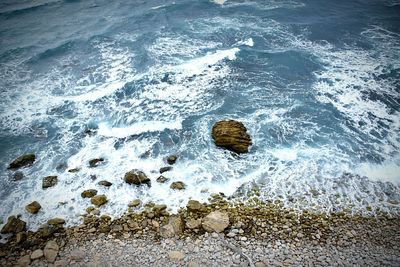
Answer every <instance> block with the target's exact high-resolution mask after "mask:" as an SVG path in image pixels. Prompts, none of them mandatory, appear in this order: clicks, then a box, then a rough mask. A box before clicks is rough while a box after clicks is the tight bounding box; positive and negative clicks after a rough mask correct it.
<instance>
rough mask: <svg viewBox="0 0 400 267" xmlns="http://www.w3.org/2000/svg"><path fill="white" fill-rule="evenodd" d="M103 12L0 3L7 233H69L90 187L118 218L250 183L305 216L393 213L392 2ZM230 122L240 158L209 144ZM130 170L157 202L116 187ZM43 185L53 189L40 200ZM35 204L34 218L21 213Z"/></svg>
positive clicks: (142, 192)
mask: <svg viewBox="0 0 400 267" xmlns="http://www.w3.org/2000/svg"><path fill="white" fill-rule="evenodd" d="M109 2H110V1H35V2H32V1H2V2H1V3H0V127H1V132H0V136H1V139H0V152H1V153H0V168H1V170H3V171H2V172H1V173H0V184H1V186H0V200H1V202H2V205H1V208H0V218H2V219H3V221H5V219H6V218H7V216H9V215H10V214H22V217H23V218H24V219H25V220H27V221H29V226H30V227H31V228H32V229H34V228H36V227H37V226H38V225H40V224H41V223H43V222H44V221H45V220H47V219H49V218H52V217H55V216H58V217H64V218H67V219H68V223H76V222H78V221H79V220H80V217H79V215H80V214H83V213H84V209H85V208H86V207H87V206H89V205H90V201H89V200H87V199H82V198H81V197H80V193H81V192H82V191H83V190H85V189H90V188H96V189H98V190H99V193H101V194H102V193H104V194H106V195H107V197H108V198H109V203H108V204H107V205H105V206H104V207H102V208H101V211H102V212H103V213H107V214H111V215H114V216H116V215H119V214H121V213H122V212H124V211H125V210H126V207H127V204H128V203H129V202H130V201H131V200H133V199H135V198H140V199H142V200H143V201H150V200H151V201H154V202H162V203H165V204H167V205H168V206H169V207H171V209H173V210H176V209H177V208H178V207H180V206H183V205H185V204H186V202H187V200H188V199H190V198H194V199H198V200H207V198H208V197H209V196H210V194H212V193H216V192H223V193H224V194H225V195H227V196H230V195H239V196H243V197H244V198H246V193H245V192H246V188H252V187H254V185H257V187H259V188H260V189H259V190H260V194H261V198H262V199H265V200H277V199H280V200H281V201H283V203H284V204H285V205H286V206H288V207H293V208H295V209H299V210H301V209H305V208H312V209H316V210H318V211H322V212H325V211H328V212H329V211H337V210H343V209H346V210H350V211H351V212H361V213H365V214H373V213H374V212H376V211H389V212H393V213H398V212H399V205H398V204H396V203H398V202H399V201H400V151H399V147H400V134H399V133H400V116H399V115H400V114H399V112H400V104H399V103H400V32H399V29H400V17H399V15H398V14H400V2H399V1H372V0H368V1H367V0H365V1H323V3H321V1H285V0H282V1H226V2H224V1H219V2H220V3H216V2H213V1H206V0H203V1H189V0H181V1H129V3H127V1H112V2H111V3H109ZM222 2H224V3H222ZM227 118H231V119H237V120H240V121H242V122H243V123H244V124H245V125H246V127H247V128H248V132H249V134H250V135H251V137H252V139H253V146H252V147H251V148H250V153H248V154H243V155H240V156H238V155H233V154H232V153H230V152H227V151H224V150H222V149H219V148H217V147H215V145H214V144H213V141H212V139H211V136H210V131H211V127H212V125H213V124H214V123H215V122H216V121H218V120H221V119H227ZM88 129H91V130H93V131H96V132H97V134H95V135H88V134H85V131H86V130H88ZM26 152H34V153H36V154H37V156H38V161H37V162H36V163H35V164H34V165H33V166H32V167H30V168H25V169H23V170H22V171H23V172H24V174H25V177H24V179H23V180H20V181H14V180H13V178H12V172H11V171H9V170H7V166H8V164H9V163H10V161H11V160H13V159H14V158H16V157H17V156H19V155H21V154H23V153H26ZM171 154H177V155H179V159H178V161H177V163H176V164H175V165H174V166H173V170H172V171H170V172H167V173H165V174H164V175H165V176H166V177H169V178H171V181H183V182H184V183H185V184H186V185H187V189H186V190H184V191H181V192H176V191H172V190H171V189H169V184H158V183H157V182H156V181H155V179H156V178H157V177H158V176H159V173H158V170H159V168H160V167H163V166H165V165H166V163H165V161H164V160H165V157H167V156H168V155H171ZM97 157H104V158H105V162H104V164H101V165H100V166H99V167H97V168H89V164H88V161H89V160H90V159H93V158H97ZM61 163H66V164H68V168H80V171H79V172H78V173H74V174H71V173H69V172H67V171H65V170H60V171H57V170H56V167H57V166H58V165H59V164H61ZM133 168H137V169H141V170H143V171H144V172H145V173H146V174H148V175H149V177H150V178H151V179H152V187H151V188H147V187H140V188H136V187H133V186H130V185H128V184H126V183H124V182H123V179H122V178H123V176H124V173H125V172H127V171H129V170H131V169H133ZM47 175H58V178H59V183H58V185H57V186H55V187H53V188H49V189H46V190H42V188H41V183H42V178H43V177H44V176H47ZM92 175H96V176H97V179H96V180H94V181H93V180H92V179H91V176H92ZM100 180H108V181H110V182H112V183H113V185H112V186H111V187H110V188H109V189H107V188H101V187H100V186H98V185H97V182H98V181H100ZM242 185H244V186H242ZM241 186H242V187H241ZM239 188H241V190H239V191H237V190H238V189H239ZM235 192H236V193H235ZM33 200H37V201H38V202H39V203H41V205H42V207H43V208H42V210H41V211H40V212H39V214H37V215H28V214H27V213H26V212H25V211H24V207H25V205H26V204H28V203H30V202H31V201H33ZM60 202H66V204H63V205H62V204H60Z"/></svg>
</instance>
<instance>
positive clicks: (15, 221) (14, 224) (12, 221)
mask: <svg viewBox="0 0 400 267" xmlns="http://www.w3.org/2000/svg"><path fill="white" fill-rule="evenodd" d="M25 228H26V222H24V221H23V220H21V219H19V218H17V217H15V216H10V217H8V219H7V223H6V224H5V225H4V226H3V228H2V229H1V231H0V233H2V234H17V233H19V232H23V231H25Z"/></svg>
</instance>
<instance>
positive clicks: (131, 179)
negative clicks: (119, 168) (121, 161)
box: [124, 169, 150, 186]
mask: <svg viewBox="0 0 400 267" xmlns="http://www.w3.org/2000/svg"><path fill="white" fill-rule="evenodd" d="M124 181H125V182H127V183H128V184H134V185H141V184H147V186H150V179H149V178H148V177H147V176H146V174H144V172H142V171H139V170H136V169H134V170H131V171H129V172H127V173H125V176H124Z"/></svg>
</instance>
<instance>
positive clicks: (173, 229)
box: [160, 215, 185, 238]
mask: <svg viewBox="0 0 400 267" xmlns="http://www.w3.org/2000/svg"><path fill="white" fill-rule="evenodd" d="M184 228H185V225H184V222H183V220H182V218H181V217H180V216H179V215H172V216H171V217H169V221H168V224H166V225H164V226H162V227H161V228H160V235H161V236H162V237H164V238H169V237H173V236H176V235H181V234H182V233H183V230H184Z"/></svg>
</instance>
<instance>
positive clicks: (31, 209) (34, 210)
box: [25, 201, 42, 214]
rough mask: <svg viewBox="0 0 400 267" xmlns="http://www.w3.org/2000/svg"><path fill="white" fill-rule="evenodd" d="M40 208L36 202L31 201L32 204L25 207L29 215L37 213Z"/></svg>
mask: <svg viewBox="0 0 400 267" xmlns="http://www.w3.org/2000/svg"><path fill="white" fill-rule="evenodd" d="M41 208H42V206H40V204H39V202H37V201H33V202H32V203H30V204H28V205H26V207H25V209H26V211H27V212H29V213H31V214H36V213H38V212H39V210H40V209H41Z"/></svg>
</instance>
